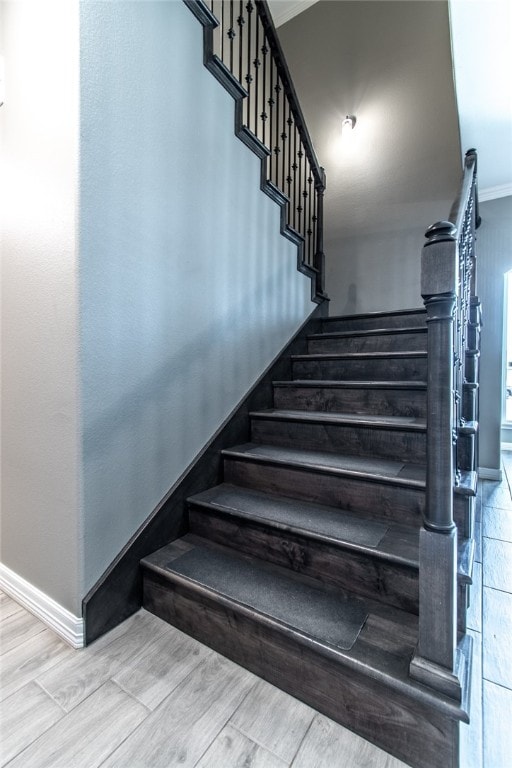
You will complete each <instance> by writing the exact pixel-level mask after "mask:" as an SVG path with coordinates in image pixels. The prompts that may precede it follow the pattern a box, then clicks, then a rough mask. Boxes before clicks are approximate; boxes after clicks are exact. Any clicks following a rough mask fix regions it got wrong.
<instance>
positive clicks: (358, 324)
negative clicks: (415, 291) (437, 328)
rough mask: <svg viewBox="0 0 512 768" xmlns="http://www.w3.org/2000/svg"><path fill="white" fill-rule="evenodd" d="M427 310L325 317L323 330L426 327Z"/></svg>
mask: <svg viewBox="0 0 512 768" xmlns="http://www.w3.org/2000/svg"><path fill="white" fill-rule="evenodd" d="M425 324H426V314H425V312H410V313H407V312H405V313H403V314H400V313H397V314H389V315H384V316H382V315H377V316H374V317H372V316H371V315H368V316H366V317H353V318H351V317H345V318H332V319H329V318H325V319H324V320H323V321H322V331H323V332H325V333H330V332H335V331H340V332H341V333H343V332H344V331H366V330H371V329H374V328H377V329H379V328H424V327H425Z"/></svg>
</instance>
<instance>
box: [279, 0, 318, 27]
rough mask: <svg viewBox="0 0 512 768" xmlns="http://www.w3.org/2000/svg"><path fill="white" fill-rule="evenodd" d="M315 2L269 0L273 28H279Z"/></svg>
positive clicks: (315, 1) (312, 0)
mask: <svg viewBox="0 0 512 768" xmlns="http://www.w3.org/2000/svg"><path fill="white" fill-rule="evenodd" d="M317 2H318V0H271V2H269V7H270V12H271V14H272V19H273V21H274V24H275V26H276V27H281V26H282V25H283V24H286V22H287V21H290V19H293V17H294V16H298V14H299V13H302V11H305V10H307V9H308V8H309V7H310V6H312V5H314V4H315V3H317Z"/></svg>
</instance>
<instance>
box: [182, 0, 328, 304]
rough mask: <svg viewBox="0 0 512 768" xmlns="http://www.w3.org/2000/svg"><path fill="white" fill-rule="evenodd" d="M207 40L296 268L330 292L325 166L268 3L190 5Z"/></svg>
mask: <svg viewBox="0 0 512 768" xmlns="http://www.w3.org/2000/svg"><path fill="white" fill-rule="evenodd" d="M185 3H186V4H187V5H188V6H189V8H190V9H191V10H192V11H193V13H194V14H195V15H196V16H197V17H198V18H199V19H200V21H201V22H202V23H203V27H204V35H205V66H206V67H207V68H208V69H209V70H210V71H211V72H212V74H214V75H215V77H216V78H217V79H218V80H219V81H220V82H221V83H222V84H223V85H224V86H225V87H226V89H227V90H228V91H229V92H230V93H231V94H232V96H233V97H234V98H235V100H236V115H235V132H236V134H237V136H239V138H240V139H241V140H242V141H243V142H244V143H245V144H247V146H248V147H250V148H251V149H252V150H253V151H254V152H255V153H256V154H257V155H258V157H260V159H261V162H262V178H261V187H262V189H263V190H264V191H265V192H266V193H267V194H268V195H269V196H270V197H272V198H273V199H274V200H275V201H276V202H277V203H279V204H280V205H281V232H282V233H283V235H285V236H286V237H287V238H288V239H290V240H291V241H292V242H294V243H296V244H297V246H298V249H299V256H298V269H299V270H300V271H301V272H304V273H305V274H307V275H308V276H309V277H311V278H312V284H313V290H312V298H313V299H314V300H317V301H322V299H323V298H325V293H324V253H323V197H324V191H325V172H324V169H323V168H321V167H320V165H319V163H318V160H317V157H316V155H315V151H314V149H313V143H312V141H311V137H310V135H309V133H308V130H307V127H306V122H305V120H304V115H303V114H302V110H301V108H300V105H299V101H298V98H297V94H296V92H295V88H294V86H293V82H292V79H291V76H290V72H289V70H288V66H287V64H286V60H285V57H284V54H283V51H282V48H281V44H280V42H279V39H278V37H277V33H276V30H275V27H274V24H273V21H272V16H271V14H270V11H269V8H268V5H267V3H266V2H265V0H185Z"/></svg>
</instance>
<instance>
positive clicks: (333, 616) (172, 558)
mask: <svg viewBox="0 0 512 768" xmlns="http://www.w3.org/2000/svg"><path fill="white" fill-rule="evenodd" d="M142 567H143V575H144V607H145V608H146V609H147V610H149V611H151V612H153V613H155V614H156V615H158V616H160V617H161V618H163V619H164V620H166V621H168V622H169V623H171V624H173V625H175V626H177V627H178V628H179V629H181V630H183V631H185V632H187V633H188V634H190V635H192V636H193V637H195V638H196V639H198V640H200V641H201V642H204V643H206V644H207V645H209V646H210V647H212V648H214V649H215V650H217V651H219V652H220V653H222V654H224V655H225V656H228V657H229V658H231V659H232V660H234V661H235V662H237V663H239V664H241V665H242V666H244V667H246V668H247V669H249V670H251V671H253V672H254V673H256V674H257V675H259V676H261V677H263V678H264V679H266V680H269V681H270V682H271V683H273V684H275V685H277V686H278V687H280V688H282V689H283V690H286V691H288V692H289V693H291V694H292V695H294V696H296V697H297V698H299V699H301V700H302V701H305V702H306V703H308V704H310V705H311V706H313V707H315V708H316V709H317V710H319V711H320V712H323V713H324V714H326V715H327V716H329V717H331V718H332V719H334V720H336V721H337V722H340V723H342V724H343V725H345V726H347V727H348V728H351V729H352V730H354V731H356V732H357V733H359V734H360V735H361V736H363V737H364V738H366V739H368V740H370V741H372V742H374V743H375V744H377V745H378V746H380V747H382V748H383V749H385V750H386V751H388V752H390V753H391V754H393V755H395V756H396V757H398V758H399V759H401V760H404V761H405V762H407V763H409V764H410V765H412V766H414V767H415V768H451V767H452V766H455V765H457V751H458V725H459V721H460V720H466V719H467V715H466V712H465V707H464V706H462V707H461V706H459V705H458V704H457V703H456V702H454V701H453V700H451V699H449V698H447V697H444V696H442V695H437V694H435V693H433V692H432V691H430V690H429V689H428V688H425V687H424V686H422V685H421V684H419V683H415V682H414V681H412V680H411V679H410V678H409V675H408V669H409V662H410V659H411V656H412V653H413V651H414V648H415V645H416V635H417V619H416V617H415V616H413V615H412V614H409V613H406V612H404V611H401V610H398V609H395V608H392V607H389V606H383V605H381V604H379V603H375V602H373V601H372V600H369V599H368V600H366V599H364V600H363V599H361V598H359V597H354V596H352V595H350V594H347V593H346V592H341V591H340V590H337V589H334V588H331V587H326V586H325V585H321V584H320V583H319V582H316V581H315V580H313V579H310V578H307V577H304V576H301V575H298V574H295V573H292V572H290V571H285V569H283V568H280V567H277V566H274V565H269V564H266V563H262V562H261V561H260V560H257V559H255V558H251V557H247V556H241V555H238V554H234V553H233V551H232V550H228V549H227V548H225V547H221V546H218V545H212V544H211V543H209V542H206V541H205V540H203V539H201V538H199V537H197V536H194V535H190V534H189V535H187V536H185V537H184V538H182V539H180V540H178V541H176V542H173V543H172V544H169V545H167V546H166V547H164V548H163V549H161V550H159V551H158V552H156V553H154V554H153V555H150V556H149V557H147V558H145V559H144V560H143V561H142Z"/></svg>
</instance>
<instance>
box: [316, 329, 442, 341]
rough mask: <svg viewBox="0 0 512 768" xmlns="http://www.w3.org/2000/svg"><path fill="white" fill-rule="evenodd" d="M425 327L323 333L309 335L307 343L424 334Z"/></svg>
mask: <svg viewBox="0 0 512 768" xmlns="http://www.w3.org/2000/svg"><path fill="white" fill-rule="evenodd" d="M426 332H427V327H426V326H425V327H422V326H416V325H411V326H407V327H405V328H362V329H361V330H358V331H324V332H323V333H310V334H309V336H308V337H307V338H308V340H309V341H313V340H317V341H318V340H321V339H348V338H352V337H359V336H363V337H364V336H389V335H395V334H397V335H398V334H400V335H402V334H408V333H421V334H426Z"/></svg>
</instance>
